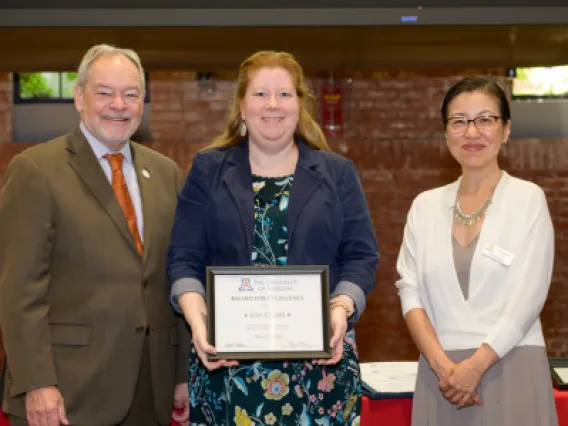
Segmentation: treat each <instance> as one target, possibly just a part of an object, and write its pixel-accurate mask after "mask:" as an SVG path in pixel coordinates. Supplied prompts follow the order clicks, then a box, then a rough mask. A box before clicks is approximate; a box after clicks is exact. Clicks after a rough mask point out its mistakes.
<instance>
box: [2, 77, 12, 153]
mask: <svg viewBox="0 0 568 426" xmlns="http://www.w3.org/2000/svg"><path fill="white" fill-rule="evenodd" d="M11 140H12V76H11V74H9V73H5V72H0V143H2V142H9V141H11Z"/></svg>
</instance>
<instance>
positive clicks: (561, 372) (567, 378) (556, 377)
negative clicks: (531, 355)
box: [548, 358, 568, 390]
mask: <svg viewBox="0 0 568 426" xmlns="http://www.w3.org/2000/svg"><path fill="white" fill-rule="evenodd" d="M548 364H549V365H550V374H551V376H552V383H553V385H554V387H555V388H556V389H558V390H568V358H549V359H548Z"/></svg>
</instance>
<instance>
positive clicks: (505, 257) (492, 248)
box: [481, 243, 515, 266]
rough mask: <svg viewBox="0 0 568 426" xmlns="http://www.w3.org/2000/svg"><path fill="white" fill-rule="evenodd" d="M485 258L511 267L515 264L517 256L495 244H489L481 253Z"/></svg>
mask: <svg viewBox="0 0 568 426" xmlns="http://www.w3.org/2000/svg"><path fill="white" fill-rule="evenodd" d="M481 254H483V255H484V256H487V257H489V258H490V259H493V260H494V261H495V262H499V263H500V264H501V265H505V266H510V265H511V262H513V258H514V257H515V255H514V254H513V253H511V252H510V251H507V250H505V249H504V248H501V247H499V246H496V245H495V244H493V243H491V244H488V245H487V247H485V248H484V249H483V251H482V252H481Z"/></svg>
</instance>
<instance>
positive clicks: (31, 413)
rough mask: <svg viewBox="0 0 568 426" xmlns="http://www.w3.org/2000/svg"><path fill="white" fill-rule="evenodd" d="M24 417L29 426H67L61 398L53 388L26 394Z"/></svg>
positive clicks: (59, 393) (57, 390)
mask: <svg viewBox="0 0 568 426" xmlns="http://www.w3.org/2000/svg"><path fill="white" fill-rule="evenodd" d="M26 416H27V420H28V424H29V425H30V426H60V425H61V424H64V425H68V424H69V420H67V414H66V413H65V407H64V405H63V396H61V392H59V389H57V388H56V387H55V386H47V387H45V388H39V389H34V390H31V391H29V392H28V393H26Z"/></svg>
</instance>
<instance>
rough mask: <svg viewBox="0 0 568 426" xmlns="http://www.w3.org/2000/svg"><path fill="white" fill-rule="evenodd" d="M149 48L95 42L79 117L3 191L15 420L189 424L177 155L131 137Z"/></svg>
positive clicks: (9, 400) (5, 305)
mask: <svg viewBox="0 0 568 426" xmlns="http://www.w3.org/2000/svg"><path fill="white" fill-rule="evenodd" d="M144 91H145V88H144V72H143V69H142V66H141V64H140V60H139V58H138V55H137V54H136V53H135V52H134V51H132V50H129V49H118V48H115V47H112V46H108V45H98V46H94V47H93V48H91V49H90V50H89V51H88V52H87V53H86V54H85V56H84V58H83V61H82V63H81V65H80V67H79V72H78V79H77V85H76V87H75V106H76V108H77V110H78V112H79V115H80V118H81V124H80V126H79V127H78V128H77V129H75V130H74V131H72V132H71V133H69V134H67V135H65V136H62V137H60V138H57V139H55V140H52V141H49V142H47V143H44V144H38V145H37V146H34V147H32V148H29V149H27V150H26V151H24V152H23V153H21V154H19V155H17V156H16V157H14V159H13V160H12V162H11V163H10V165H9V166H8V169H7V172H6V179H5V186H4V188H3V191H2V195H1V197H0V235H1V238H0V325H1V327H2V331H3V333H4V345H5V349H6V353H7V360H8V371H7V373H6V388H5V397H4V405H3V409H4V411H6V412H7V413H9V414H10V420H11V422H12V425H13V426H17V425H25V424H29V425H32V426H36V425H37V426H40V425H41V426H51V425H54V426H55V425H59V424H60V423H61V424H71V425H79V426H83V425H85V426H89V425H93V426H95V425H96V426H104V425H137V426H139V425H142V426H143V425H151V426H156V425H159V424H164V425H165V424H170V422H171V419H172V404H173V403H174V400H175V405H176V406H178V407H184V410H183V413H182V414H181V415H180V417H178V418H177V419H176V420H178V421H180V422H182V423H185V424H187V423H188V417H187V416H188V403H187V394H188V392H187V360H188V356H189V342H190V337H189V332H188V329H187V327H186V326H185V321H184V319H183V318H182V317H181V316H177V315H176V314H175V313H174V311H173V309H172V307H171V305H170V301H169V297H170V286H169V283H168V281H167V277H166V258H167V250H168V247H169V244H170V231H171V227H172V222H173V218H174V210H175V206H176V201H177V192H178V189H179V187H180V185H181V184H182V180H183V177H182V176H181V173H180V170H179V168H178V167H177V165H176V164H175V163H174V162H173V161H171V160H169V159H168V158H166V157H164V156H162V155H161V154H159V153H157V152H155V151H153V150H150V149H148V148H145V147H143V146H141V145H138V144H136V143H133V142H130V141H129V139H130V137H131V136H132V134H133V133H134V132H135V131H136V129H137V128H138V126H139V124H140V120H141V116H142V109H143V105H144Z"/></svg>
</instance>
